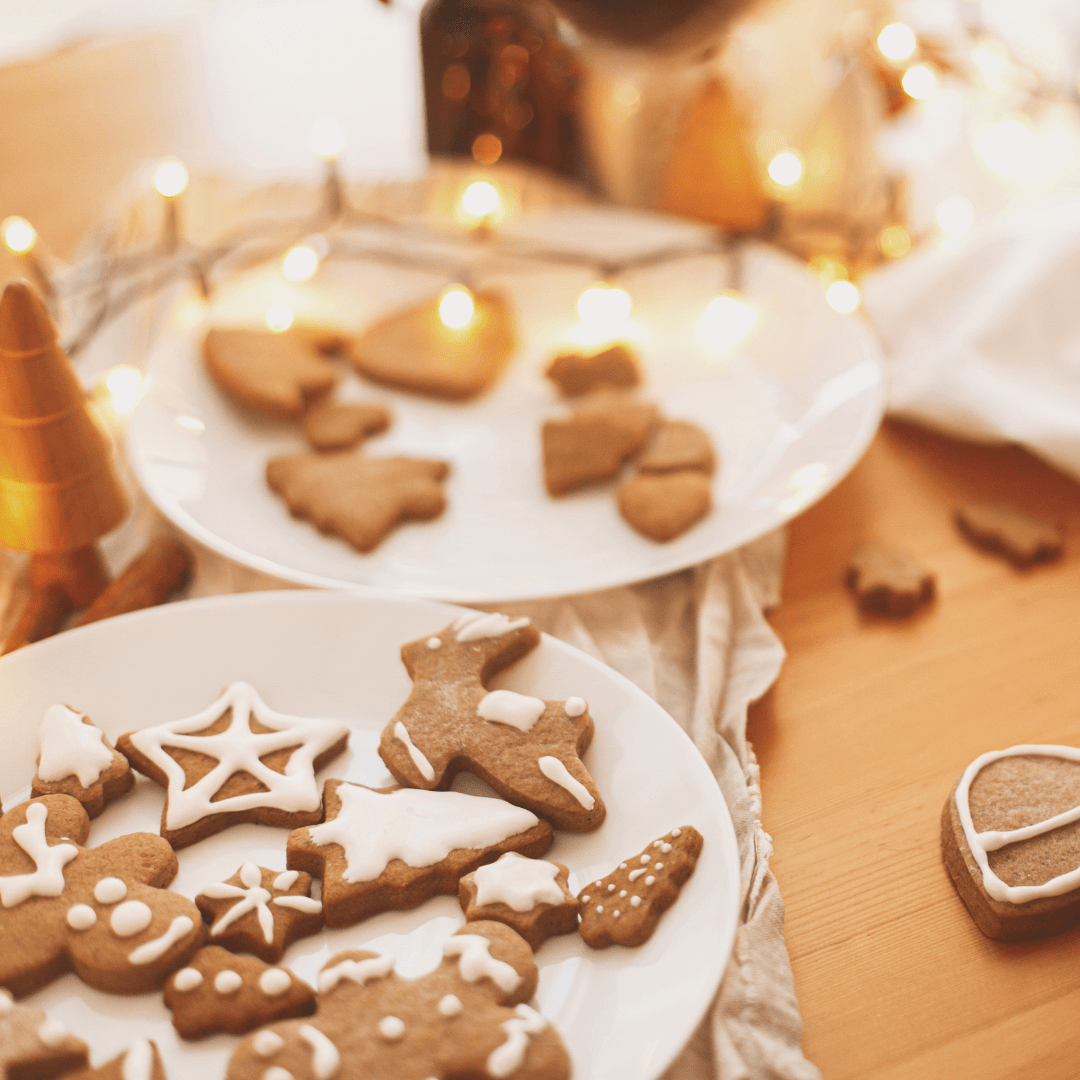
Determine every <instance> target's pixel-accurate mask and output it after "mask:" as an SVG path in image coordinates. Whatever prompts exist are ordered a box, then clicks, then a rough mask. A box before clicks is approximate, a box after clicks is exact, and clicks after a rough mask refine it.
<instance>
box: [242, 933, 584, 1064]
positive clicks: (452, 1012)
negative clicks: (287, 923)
mask: <svg viewBox="0 0 1080 1080" xmlns="http://www.w3.org/2000/svg"><path fill="white" fill-rule="evenodd" d="M537 975H538V972H537V969H536V962H535V961H534V960H533V956H532V952H531V951H530V949H529V946H528V945H527V944H526V943H525V942H524V941H522V939H521V938H520V937H518V936H517V935H516V934H515V933H514V932H513V931H512V930H511V929H509V927H506V926H503V925H502V924H501V923H491V922H488V923H483V922H478V923H469V924H468V925H467V926H464V927H462V929H461V930H460V931H458V933H457V934H455V935H454V936H453V937H450V938H448V939H447V940H446V942H445V943H444V945H443V960H442V963H440V964H439V966H438V967H437V968H436V969H435V970H434V971H432V972H430V973H429V974H427V975H424V976H422V977H421V978H419V979H411V980H410V979H403V978H401V977H400V976H398V975H397V974H395V973H394V959H393V957H391V956H380V955H379V954H377V953H374V952H370V951H368V950H366V949H354V950H350V951H348V952H343V953H338V954H337V955H336V956H334V957H332V958H331V959H330V960H329V961H328V962H327V964H326V965H325V967H324V968H323V969H322V972H321V974H320V975H319V1011H318V1012H317V1013H316V1014H315V1016H313V1017H312V1018H311V1019H310V1020H307V1021H302V1020H291V1021H287V1022H285V1023H279V1024H274V1025H273V1026H271V1027H268V1028H264V1029H263V1030H262V1031H258V1032H256V1033H255V1034H254V1035H249V1036H248V1037H247V1038H246V1039H245V1040H244V1041H243V1042H242V1043H241V1044H240V1045H239V1046H238V1047H237V1048H236V1050H235V1051H234V1052H233V1055H232V1058H231V1059H230V1061H229V1068H228V1072H227V1074H226V1075H227V1080H285V1078H286V1077H291V1078H293V1080H309V1078H310V1080H331V1078H335V1077H337V1078H340V1080H352V1078H361V1077H371V1078H372V1080H374V1078H375V1077H378V1078H379V1080H423V1078H425V1077H490V1078H492V1080H502V1078H504V1077H512V1078H513V1080H569V1076H570V1058H569V1056H568V1055H567V1053H566V1048H565V1047H564V1046H563V1044H562V1040H561V1039H560V1038H559V1036H558V1034H557V1033H556V1031H555V1029H554V1028H553V1027H551V1025H550V1024H549V1023H548V1022H547V1020H545V1019H544V1017H543V1016H541V1015H540V1013H538V1012H536V1010H535V1009H532V1008H530V1007H529V1006H528V1005H526V1004H524V1003H525V1002H526V1001H528V1000H529V999H530V998H531V997H532V995H533V993H534V991H535V989H536V984H537Z"/></svg>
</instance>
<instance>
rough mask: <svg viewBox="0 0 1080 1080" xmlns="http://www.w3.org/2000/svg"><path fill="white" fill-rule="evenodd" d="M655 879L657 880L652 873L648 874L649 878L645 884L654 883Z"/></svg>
mask: <svg viewBox="0 0 1080 1080" xmlns="http://www.w3.org/2000/svg"><path fill="white" fill-rule="evenodd" d="M655 880H656V878H654V877H653V876H652V874H650V875H649V876H648V877H647V878H646V879H645V884H646V885H651V884H652V883H653V882H654V881H655Z"/></svg>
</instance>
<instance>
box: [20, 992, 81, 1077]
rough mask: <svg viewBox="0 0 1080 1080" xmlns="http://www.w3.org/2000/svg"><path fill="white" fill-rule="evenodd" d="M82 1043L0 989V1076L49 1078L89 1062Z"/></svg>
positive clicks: (66, 1073) (64, 1073)
mask: <svg viewBox="0 0 1080 1080" xmlns="http://www.w3.org/2000/svg"><path fill="white" fill-rule="evenodd" d="M89 1060H90V1059H89V1056H88V1053H87V1049H86V1043H84V1042H83V1041H82V1039H77V1038H75V1036H74V1035H72V1034H71V1032H70V1031H68V1029H67V1028H66V1027H64V1025H63V1024H61V1023H60V1022H59V1021H58V1020H50V1019H49V1018H48V1017H46V1015H45V1014H44V1013H43V1012H41V1010H40V1009H34V1008H31V1007H30V1006H29V1005H16V1004H15V1002H13V1001H12V1000H11V995H10V994H9V993H8V992H7V991H6V990H0V1077H3V1078H4V1080H9V1078H10V1080H21V1078H25V1080H53V1077H56V1076H67V1075H68V1073H70V1072H71V1071H72V1070H74V1069H79V1068H81V1067H82V1066H84V1065H86V1064H87V1063H88V1062H89Z"/></svg>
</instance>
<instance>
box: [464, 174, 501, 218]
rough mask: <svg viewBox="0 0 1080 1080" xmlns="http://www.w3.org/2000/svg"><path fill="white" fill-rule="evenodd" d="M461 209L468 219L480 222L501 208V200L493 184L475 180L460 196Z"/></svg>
mask: <svg viewBox="0 0 1080 1080" xmlns="http://www.w3.org/2000/svg"><path fill="white" fill-rule="evenodd" d="M461 208H462V210H464V211H465V213H466V214H468V215H469V217H473V218H476V219H477V220H481V219H483V218H486V217H490V216H491V215H492V214H496V213H498V211H499V210H500V209H501V208H502V199H500V198H499V192H498V191H497V190H496V188H495V185H494V184H489V183H488V182H487V181H486V180H477V181H476V183H474V184H470V185H469V186H468V187H467V188H466V189H465V191H464V193H463V194H462V196H461Z"/></svg>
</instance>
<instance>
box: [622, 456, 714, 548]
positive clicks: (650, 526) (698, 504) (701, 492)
mask: <svg viewBox="0 0 1080 1080" xmlns="http://www.w3.org/2000/svg"><path fill="white" fill-rule="evenodd" d="M616 498H617V499H618V503H619V513H620V514H622V516H623V517H624V518H625V519H626V521H627V522H629V524H630V525H632V526H633V527H634V529H636V530H637V531H638V532H639V533H641V534H642V535H643V536H647V537H648V538H649V539H650V540H655V541H656V542H657V543H661V544H663V543H666V542H667V541H669V540H674V539H675V538H676V537H677V536H682V534H683V533H684V532H686V531H687V530H688V529H690V528H692V527H693V526H694V525H696V524H697V523H698V522H699V521H700V520H701V519H702V518H703V517H705V515H706V514H707V513H708V512H709V511H710V510H711V509H712V481H711V480H710V479H709V477H708V475H707V474H706V473H703V472H699V471H698V470H697V469H683V470H682V471H680V472H670V473H660V474H656V475H650V474H645V475H642V476H635V477H633V478H631V479H630V480H627V481H626V482H625V483H624V484H622V485H620V487H619V490H618V492H617V493H616Z"/></svg>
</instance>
